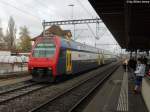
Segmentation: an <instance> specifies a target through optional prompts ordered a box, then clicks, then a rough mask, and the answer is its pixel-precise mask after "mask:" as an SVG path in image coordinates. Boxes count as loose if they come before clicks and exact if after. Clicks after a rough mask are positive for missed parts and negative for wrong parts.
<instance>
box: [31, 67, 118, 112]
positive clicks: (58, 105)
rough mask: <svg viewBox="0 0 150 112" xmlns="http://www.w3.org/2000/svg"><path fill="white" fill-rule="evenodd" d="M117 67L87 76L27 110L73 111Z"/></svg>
mask: <svg viewBox="0 0 150 112" xmlns="http://www.w3.org/2000/svg"><path fill="white" fill-rule="evenodd" d="M117 68H118V65H117V66H114V67H113V68H111V69H110V70H109V71H108V69H107V70H104V71H103V72H102V73H101V75H96V76H94V77H92V78H88V79H86V80H84V81H81V82H80V83H78V84H76V85H74V86H73V87H71V88H69V89H67V90H65V91H63V92H61V93H60V94H58V95H56V96H55V97H53V98H51V99H49V100H47V101H46V102H44V103H42V104H41V105H39V106H37V107H35V108H33V109H32V110H30V111H29V112H57V111H58V112H74V111H75V110H76V108H77V107H78V105H80V103H81V102H82V101H83V100H84V99H86V97H88V96H89V95H90V94H91V93H92V92H93V91H94V90H95V89H96V88H97V87H99V86H101V85H102V84H103V83H104V82H105V81H106V79H107V78H108V77H109V76H110V75H111V74H112V73H113V72H114V71H115V70H116V69H117Z"/></svg>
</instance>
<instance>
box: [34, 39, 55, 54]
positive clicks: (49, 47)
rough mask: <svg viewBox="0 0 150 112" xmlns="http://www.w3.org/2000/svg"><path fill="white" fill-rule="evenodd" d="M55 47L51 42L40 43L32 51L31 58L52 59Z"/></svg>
mask: <svg viewBox="0 0 150 112" xmlns="http://www.w3.org/2000/svg"><path fill="white" fill-rule="evenodd" d="M55 49H56V46H55V44H54V43H53V42H48V41H46V42H44V41H43V42H41V43H38V44H37V45H36V47H35V48H34V51H33V57H52V56H53V55H54V53H55Z"/></svg>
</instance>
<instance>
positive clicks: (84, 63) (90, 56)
mask: <svg viewBox="0 0 150 112" xmlns="http://www.w3.org/2000/svg"><path fill="white" fill-rule="evenodd" d="M115 60H116V56H115V55H113V54H112V53H110V52H108V51H105V50H101V49H98V48H95V47H91V46H88V45H85V44H82V43H79V42H76V41H73V40H68V39H65V38H63V37H60V36H56V35H52V36H49V37H40V38H38V39H37V40H36V41H35V44H34V45H33V48H32V51H31V54H30V57H29V62H28V70H29V72H30V73H31V74H32V79H33V80H34V81H49V82H52V81H55V80H56V79H57V78H58V77H59V78H61V77H62V76H63V75H66V76H67V75H73V74H77V73H80V72H83V71H86V70H89V69H92V68H95V67H98V66H100V65H103V64H107V63H110V62H112V61H115Z"/></svg>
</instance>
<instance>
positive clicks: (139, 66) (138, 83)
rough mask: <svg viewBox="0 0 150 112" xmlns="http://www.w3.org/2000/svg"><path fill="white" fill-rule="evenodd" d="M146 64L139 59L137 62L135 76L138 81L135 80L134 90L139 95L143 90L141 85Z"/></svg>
mask: <svg viewBox="0 0 150 112" xmlns="http://www.w3.org/2000/svg"><path fill="white" fill-rule="evenodd" d="M145 67H146V66H145V64H144V62H143V60H142V59H138V60H137V67H136V70H135V72H134V73H135V74H136V80H135V88H134V92H135V93H138V92H140V90H141V84H142V79H143V77H144V75H145Z"/></svg>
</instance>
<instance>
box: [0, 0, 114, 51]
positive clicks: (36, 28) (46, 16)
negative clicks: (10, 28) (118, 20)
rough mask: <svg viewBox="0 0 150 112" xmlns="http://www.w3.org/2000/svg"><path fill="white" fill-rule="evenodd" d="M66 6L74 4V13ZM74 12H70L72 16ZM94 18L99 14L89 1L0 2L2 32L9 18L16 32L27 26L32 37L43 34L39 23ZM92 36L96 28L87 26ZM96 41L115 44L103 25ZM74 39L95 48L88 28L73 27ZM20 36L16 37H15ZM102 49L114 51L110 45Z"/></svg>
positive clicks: (2, 0)
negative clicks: (13, 23) (11, 19)
mask: <svg viewBox="0 0 150 112" xmlns="http://www.w3.org/2000/svg"><path fill="white" fill-rule="evenodd" d="M69 4H74V7H73V11H72V7H71V6H68V5H69ZM72 12H73V13H72ZM72 15H73V19H87V18H96V17H98V15H97V14H96V12H95V10H94V9H93V8H92V6H91V5H90V3H89V2H88V0H0V20H1V26H2V27H3V31H4V32H5V31H6V28H7V24H8V20H9V17H10V16H12V17H13V18H14V20H15V23H16V27H17V33H18V32H19V27H20V26H24V25H26V26H27V27H28V29H29V31H30V34H31V36H32V37H34V36H37V35H38V34H40V33H41V31H42V25H41V24H42V21H43V20H46V21H55V20H68V19H72ZM89 25H90V27H91V29H92V30H93V32H94V34H96V33H95V32H96V30H95V28H96V25H95V24H89ZM61 27H62V28H63V29H70V30H72V33H73V26H72V25H68V26H61ZM99 27H100V28H99V32H98V34H99V38H100V39H99V40H96V43H97V44H116V41H115V39H113V36H112V35H111V33H110V32H109V31H108V30H107V28H106V27H105V25H104V24H102V23H101V24H100V25H99ZM75 29H76V32H75V38H76V40H77V41H80V42H85V43H86V44H90V45H94V43H95V39H94V36H93V33H92V32H91V30H90V29H89V27H88V26H87V25H76V26H75ZM18 37H19V35H18V34H17V38H18ZM98 47H100V48H103V49H110V50H111V51H114V47H115V48H116V46H112V45H108V46H106V45H104V46H102V45H99V46H98Z"/></svg>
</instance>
